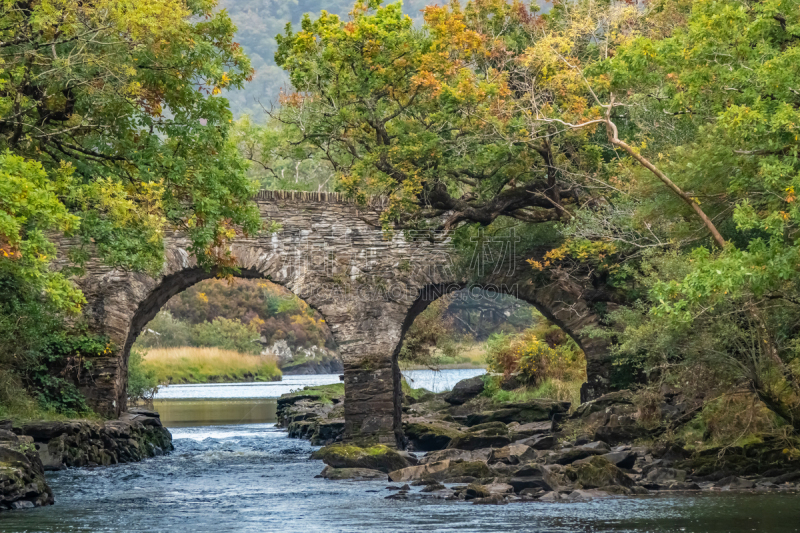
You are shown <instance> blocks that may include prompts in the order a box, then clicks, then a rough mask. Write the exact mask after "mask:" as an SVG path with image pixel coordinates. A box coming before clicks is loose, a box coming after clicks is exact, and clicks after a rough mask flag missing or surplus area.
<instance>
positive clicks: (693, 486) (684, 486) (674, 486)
mask: <svg viewBox="0 0 800 533" xmlns="http://www.w3.org/2000/svg"><path fill="white" fill-rule="evenodd" d="M660 490H670V491H680V490H700V485H698V484H697V483H682V482H678V483H670V484H669V485H667V486H666V487H661V489H660Z"/></svg>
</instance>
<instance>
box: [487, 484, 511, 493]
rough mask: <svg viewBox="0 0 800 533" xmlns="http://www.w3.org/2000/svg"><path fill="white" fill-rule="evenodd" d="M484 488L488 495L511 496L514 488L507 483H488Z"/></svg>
mask: <svg viewBox="0 0 800 533" xmlns="http://www.w3.org/2000/svg"><path fill="white" fill-rule="evenodd" d="M485 487H486V490H488V491H489V493H490V494H511V493H512V492H514V487H512V486H511V485H509V484H508V483H489V484H488V485H485Z"/></svg>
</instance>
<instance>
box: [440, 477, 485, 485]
mask: <svg viewBox="0 0 800 533" xmlns="http://www.w3.org/2000/svg"><path fill="white" fill-rule="evenodd" d="M477 480H478V478H476V477H472V476H458V477H448V478H445V479H444V480H442V483H448V484H454V483H466V484H467V485H469V484H470V483H474V482H475V481H477Z"/></svg>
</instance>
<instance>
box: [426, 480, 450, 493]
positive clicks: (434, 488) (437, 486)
mask: <svg viewBox="0 0 800 533" xmlns="http://www.w3.org/2000/svg"><path fill="white" fill-rule="evenodd" d="M446 488H447V487H445V486H444V485H442V484H441V483H438V482H434V483H430V484H428V485H425V487H423V489H422V490H421V491H420V492H435V491H437V490H444V489H446Z"/></svg>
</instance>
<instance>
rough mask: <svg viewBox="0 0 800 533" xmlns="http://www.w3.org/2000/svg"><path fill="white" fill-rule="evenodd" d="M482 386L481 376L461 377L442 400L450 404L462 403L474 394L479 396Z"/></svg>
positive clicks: (473, 396)
mask: <svg viewBox="0 0 800 533" xmlns="http://www.w3.org/2000/svg"><path fill="white" fill-rule="evenodd" d="M483 388H484V383H483V376H475V377H474V378H469V379H462V380H461V381H459V382H458V383H456V385H455V387H453V390H452V391H450V392H449V393H448V394H447V395H446V396H445V397H444V401H446V402H447V403H449V404H451V405H462V404H464V403H466V402H468V401H469V400H471V399H473V398H475V397H476V396H479V395H480V394H481V393H482V392H483Z"/></svg>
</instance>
